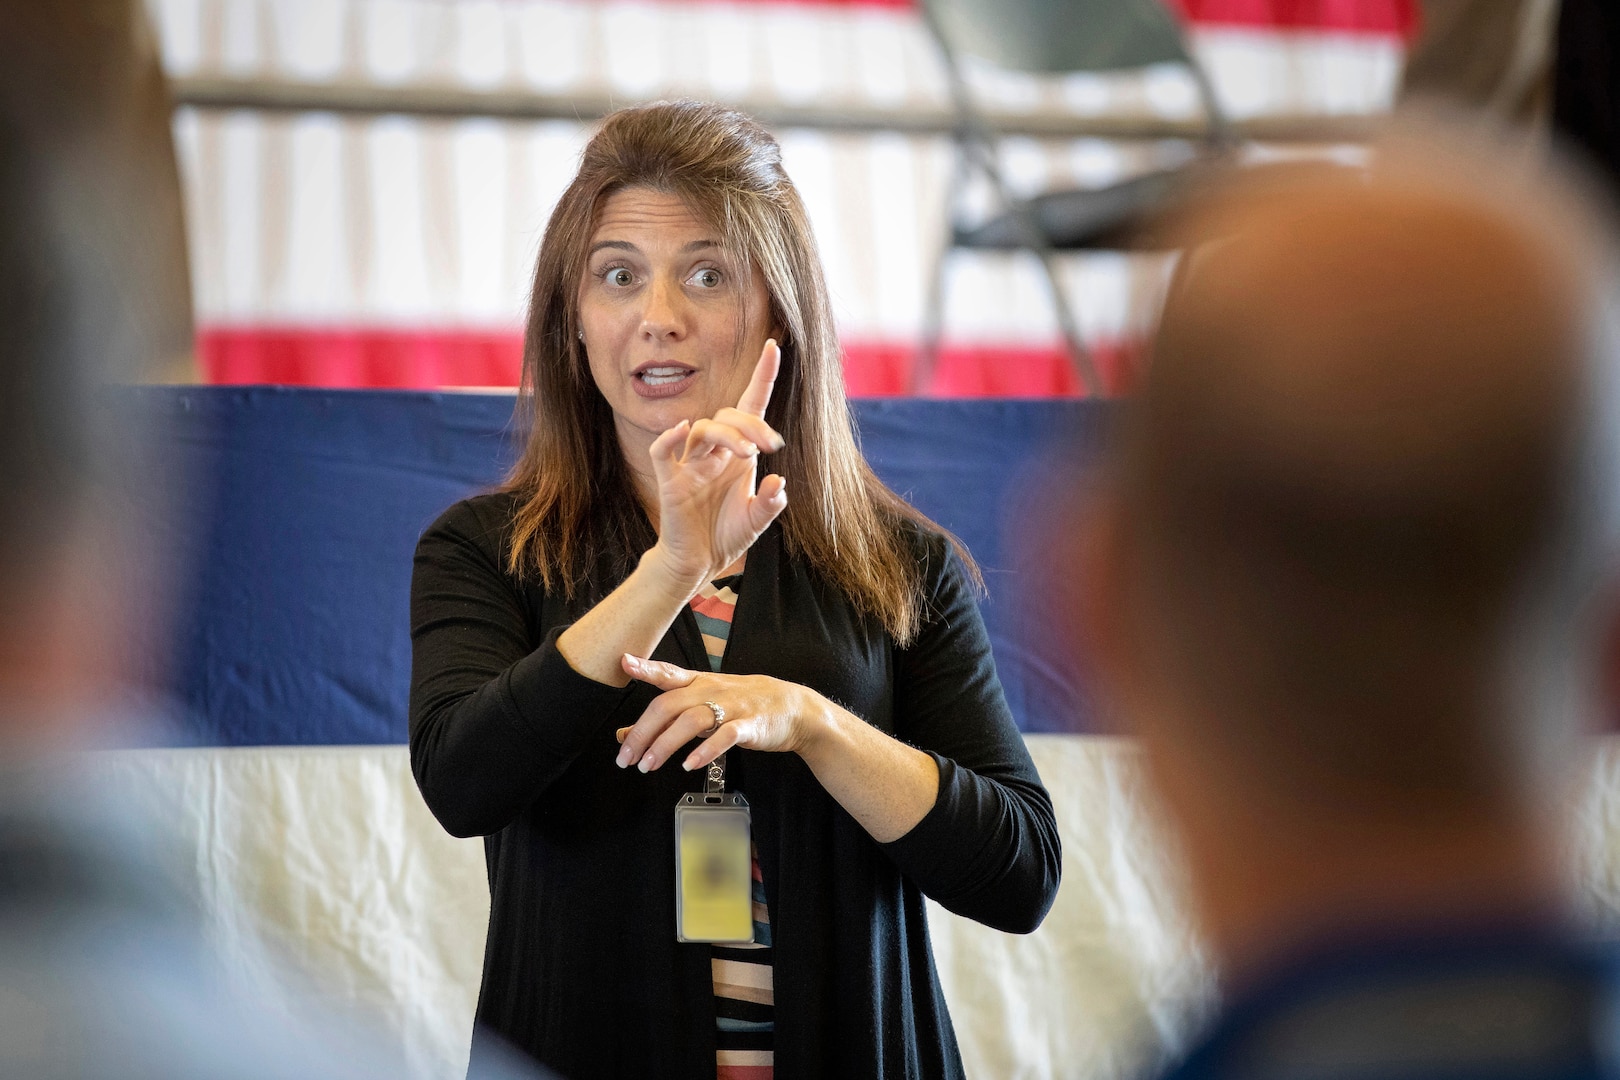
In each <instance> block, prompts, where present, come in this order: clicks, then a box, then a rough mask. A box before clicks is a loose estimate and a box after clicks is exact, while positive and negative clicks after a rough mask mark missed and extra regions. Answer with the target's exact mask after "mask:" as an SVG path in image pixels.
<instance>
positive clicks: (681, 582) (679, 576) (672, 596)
mask: <svg viewBox="0 0 1620 1080" xmlns="http://www.w3.org/2000/svg"><path fill="white" fill-rule="evenodd" d="M636 569H637V571H638V573H639V574H641V575H643V576H645V577H646V579H647V583H648V585H649V586H650V587H652V588H654V589H657V590H658V591H659V592H660V593H662V594H663V595H664V596H665V597H667V598H668V599H669V600H671V601H672V602H673V603H674V604H675V605H676V607H677V608H679V607H680V606H682V605H684V604H686V603H687V602H688V601H690V600H691V599H692V597H694V596H696V595H697V594H698V591H699V590H700V589H702V588H703V583H704V582H705V581H706V580H708V578H709V574H708V573H706V572H705V571H703V570H697V571H693V570H690V569H684V568H682V567H679V566H677V565H676V564H675V563H674V561H673V560H672V559H670V557H669V552H668V551H667V550H666V549H665V548H664V546H663V544H662V543H661V542H660V543H657V544H654V545H653V546H652V547H650V548H648V549H647V550H646V551H644V552H642V554H641V561H640V562H639V563H638V564H637V566H636Z"/></svg>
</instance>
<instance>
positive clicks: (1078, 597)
mask: <svg viewBox="0 0 1620 1080" xmlns="http://www.w3.org/2000/svg"><path fill="white" fill-rule="evenodd" d="M1071 535H1072V536H1073V544H1074V549H1073V557H1074V563H1073V565H1074V567H1075V571H1076V573H1075V576H1074V584H1073V587H1072V590H1071V595H1070V597H1069V598H1068V599H1069V602H1068V605H1067V606H1068V609H1069V627H1068V629H1069V636H1070V639H1071V640H1072V641H1073V643H1074V649H1075V651H1076V653H1077V654H1078V656H1079V658H1080V661H1081V664H1082V666H1083V667H1084V669H1085V670H1086V671H1087V673H1088V674H1089V675H1090V677H1091V679H1092V681H1093V683H1094V685H1095V689H1096V697H1097V700H1098V704H1099V706H1100V707H1099V708H1098V710H1097V721H1098V726H1099V728H1100V730H1101V732H1102V733H1103V734H1110V735H1128V734H1135V731H1134V725H1133V723H1132V716H1133V715H1134V708H1133V704H1134V703H1135V702H1136V701H1137V700H1138V698H1139V696H1140V690H1141V689H1142V682H1141V680H1140V671H1139V664H1140V659H1139V657H1138V655H1137V652H1136V650H1135V649H1133V648H1132V646H1131V641H1132V638H1133V636H1134V635H1133V634H1132V632H1131V626H1132V616H1131V609H1130V603H1129V590H1130V582H1131V580H1132V578H1131V570H1132V567H1131V566H1130V562H1129V560H1130V552H1129V550H1128V549H1127V545H1126V544H1125V543H1124V537H1123V530H1122V521H1121V514H1120V506H1119V503H1118V500H1117V498H1116V497H1115V495H1114V493H1113V492H1112V491H1110V490H1108V489H1107V488H1106V487H1100V488H1099V489H1098V490H1096V491H1095V492H1094V493H1093V495H1092V496H1091V497H1090V498H1088V499H1087V500H1086V501H1085V503H1084V504H1083V506H1082V507H1080V508H1078V509H1077V511H1076V512H1075V514H1074V528H1073V532H1072V534H1071Z"/></svg>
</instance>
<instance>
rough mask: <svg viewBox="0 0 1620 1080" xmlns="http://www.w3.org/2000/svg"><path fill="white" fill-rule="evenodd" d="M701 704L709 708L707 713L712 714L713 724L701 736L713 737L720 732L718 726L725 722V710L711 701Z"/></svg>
mask: <svg viewBox="0 0 1620 1080" xmlns="http://www.w3.org/2000/svg"><path fill="white" fill-rule="evenodd" d="M703 704H705V705H707V706H708V707H709V711H710V712H712V713H714V723H712V724H710V725H709V730H708V731H705V732H704V733H703V734H704V735H713V734H714V733H715V732H717V731H719V730H720V725H721V724H723V723H725V722H726V710H724V709H722V708H721V707H720V706H718V705H716V704H715V703H714V702H712V701H705V702H704V703H703Z"/></svg>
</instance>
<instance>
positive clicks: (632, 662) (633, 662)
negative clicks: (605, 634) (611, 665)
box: [624, 653, 641, 667]
mask: <svg viewBox="0 0 1620 1080" xmlns="http://www.w3.org/2000/svg"><path fill="white" fill-rule="evenodd" d="M624 662H625V663H626V664H628V665H629V666H630V667H640V666H641V658H640V657H636V656H631V655H630V654H629V653H625V654H624Z"/></svg>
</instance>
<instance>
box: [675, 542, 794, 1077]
mask: <svg viewBox="0 0 1620 1080" xmlns="http://www.w3.org/2000/svg"><path fill="white" fill-rule="evenodd" d="M739 577H740V575H735V574H734V575H732V576H731V577H723V578H720V579H719V580H717V581H715V582H713V583H712V584H709V585H705V586H704V587H703V591H702V592H700V593H698V595H697V596H696V597H694V598H693V600H692V614H693V615H695V616H696V617H697V624H698V630H699V631H700V632H701V633H702V634H703V648H704V651H705V652H707V653H708V654H709V666H710V667H711V668H713V669H714V670H715V671H719V670H720V661H721V659H722V658H723V657H724V656H725V654H726V642H727V640H729V639H730V637H731V615H732V612H733V611H735V610H736V607H737V593H736V586H737V582H738V579H739ZM752 855H753V859H752V862H753V875H754V944H752V945H711V946H709V951H710V960H709V964H710V966H711V968H712V969H713V975H714V1023H715V1028H716V1031H715V1039H716V1041H715V1046H716V1047H717V1050H716V1055H715V1080H771V1077H772V1076H773V1075H774V1074H775V1068H776V1065H775V1056H776V1055H775V1050H774V1049H773V1047H774V1046H775V1040H776V1019H775V1014H776V1006H775V990H774V983H773V980H772V970H771V915H770V911H769V910H768V909H767V908H766V906H765V883H764V880H763V879H762V878H761V877H760V873H759V848H758V847H757V846H754V847H753V849H752Z"/></svg>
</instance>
